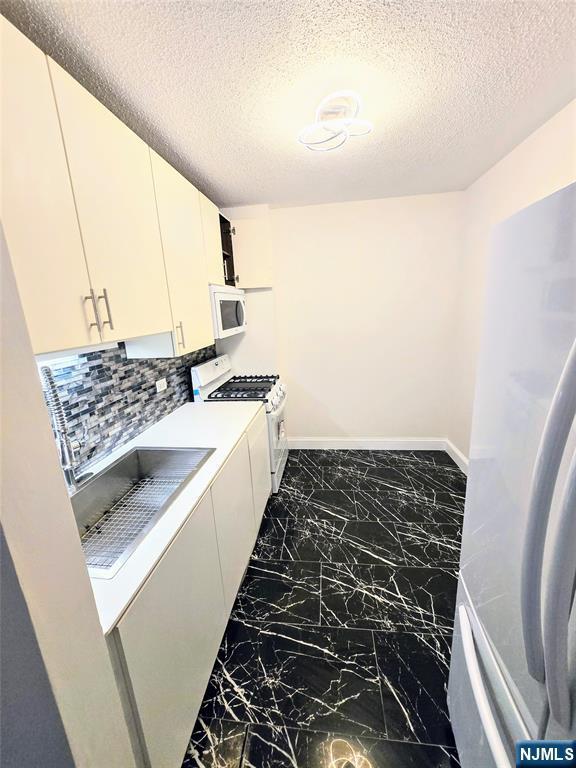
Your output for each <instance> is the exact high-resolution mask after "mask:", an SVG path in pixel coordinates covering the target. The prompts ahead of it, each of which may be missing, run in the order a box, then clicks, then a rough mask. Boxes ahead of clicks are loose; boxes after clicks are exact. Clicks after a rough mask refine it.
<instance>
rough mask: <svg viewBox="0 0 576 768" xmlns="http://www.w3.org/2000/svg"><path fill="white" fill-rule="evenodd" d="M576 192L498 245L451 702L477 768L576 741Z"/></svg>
mask: <svg viewBox="0 0 576 768" xmlns="http://www.w3.org/2000/svg"><path fill="white" fill-rule="evenodd" d="M575 412H576V184H573V185H571V186H569V187H566V188H565V189H562V190H560V191H559V192H556V193H555V194H553V195H550V197H547V198H545V199H544V200H541V201H539V202H538V203H535V204H534V205H531V206H530V207H528V208H526V209H524V210H523V211H520V212H519V213H517V214H516V215H515V216H513V217H512V218H510V219H508V220H507V221H505V222H503V223H502V224H500V225H498V227H497V228H496V229H495V231H494V237H493V242H492V252H491V259H490V266H489V273H488V281H487V289H486V300H485V311H484V329H483V338H482V344H481V352H480V359H479V366H478V373H477V381H476V393H475V401H474V417H473V428H472V441H471V449H470V466H469V474H468V486H467V494H466V508H465V514H464V531H463V541H462V555H461V561H460V578H459V585H458V596H457V605H456V620H455V629H454V636H453V647H452V661H451V667H450V682H449V689H448V701H449V709H450V715H451V718H452V725H453V729H454V734H455V738H456V743H457V746H458V750H459V753H460V759H461V763H462V766H463V768H493V767H494V766H497V768H509V767H510V766H514V765H515V761H514V743H515V742H516V741H518V740H524V739H537V738H558V739H562V738H564V739H568V738H575V736H576V714H575V713H576V609H575V610H572V608H573V602H574V601H573V598H574V588H575V576H576V421H575V418H574V415H575Z"/></svg>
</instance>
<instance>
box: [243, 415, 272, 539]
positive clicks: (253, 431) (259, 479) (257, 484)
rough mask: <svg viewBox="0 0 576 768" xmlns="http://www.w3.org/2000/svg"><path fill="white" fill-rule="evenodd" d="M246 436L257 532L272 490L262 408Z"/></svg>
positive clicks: (266, 423) (265, 426) (268, 451)
mask: <svg viewBox="0 0 576 768" xmlns="http://www.w3.org/2000/svg"><path fill="white" fill-rule="evenodd" d="M246 436H247V437H248V450H249V452H250V472H251V475H252V496H253V498H254V521H255V524H256V532H258V529H259V528H260V523H261V522H262V515H263V514H264V510H265V509H266V503H267V501H268V498H269V496H270V492H271V490H272V477H271V475H270V448H269V440H268V422H267V420H266V412H265V410H264V408H261V409H260V410H259V411H258V415H257V416H256V417H255V418H254V421H253V422H252V423H251V424H250V426H249V427H248V429H247V431H246Z"/></svg>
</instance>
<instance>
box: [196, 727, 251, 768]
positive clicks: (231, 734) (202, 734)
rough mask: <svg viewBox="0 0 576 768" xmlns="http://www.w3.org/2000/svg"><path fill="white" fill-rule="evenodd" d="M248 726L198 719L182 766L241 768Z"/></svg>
mask: <svg viewBox="0 0 576 768" xmlns="http://www.w3.org/2000/svg"><path fill="white" fill-rule="evenodd" d="M246 730H247V725H246V724H245V723H236V722H233V721H230V720H204V719H203V718H198V720H197V721H196V726H195V728H194V731H193V732H192V736H191V737H190V743H189V745H188V749H187V751H186V757H185V758H184V762H183V763H182V768H240V762H241V760H242V752H243V749H244V741H245V739H246Z"/></svg>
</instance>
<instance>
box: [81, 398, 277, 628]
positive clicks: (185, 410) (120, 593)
mask: <svg viewBox="0 0 576 768" xmlns="http://www.w3.org/2000/svg"><path fill="white" fill-rule="evenodd" d="M262 407H263V405H262V403H256V402H249V403H230V402H224V403H187V404H186V405H183V406H181V407H180V408H178V409H177V410H176V411H174V412H173V413H171V414H170V415H169V416H165V417H164V418H163V419H162V420H161V421H159V422H158V423H157V424H155V425H154V426H153V427H150V428H149V429H146V430H145V431H144V432H142V433H141V434H139V435H138V437H136V438H135V439H134V440H132V441H131V442H129V443H126V444H125V445H123V446H122V447H121V448H119V449H117V450H116V451H114V452H113V453H112V454H110V455H108V456H107V457H106V458H105V459H104V460H103V461H102V462H100V463H99V464H97V465H96V466H95V467H91V469H93V470H94V471H96V472H98V471H100V470H101V469H103V468H104V467H106V466H107V465H108V464H111V463H112V462H113V461H115V460H116V459H117V458H118V457H119V456H123V455H124V454H125V453H127V452H128V451H129V450H131V449H132V448H134V447H136V446H146V447H156V448H215V449H216V450H215V451H214V453H213V454H212V455H211V456H210V457H209V458H208V460H207V461H206V463H205V464H204V465H203V466H202V467H201V468H200V470H199V471H198V473H197V474H196V475H194V477H193V478H192V479H191V480H190V481H189V482H188V483H187V485H186V486H185V487H184V488H183V489H182V490H181V491H180V493H179V494H178V496H177V497H176V499H175V500H174V501H173V502H172V504H170V506H169V507H168V509H167V510H166V512H165V513H164V514H163V515H162V517H161V518H160V519H159V520H158V522H157V523H156V525H155V526H154V528H153V529H152V530H151V531H150V532H149V533H148V535H147V536H146V537H145V538H144V539H143V541H142V542H141V543H140V544H139V545H138V547H137V549H136V550H135V551H134V552H133V554H132V555H131V556H130V557H129V558H128V560H127V561H126V562H125V563H124V565H123V566H122V567H121V568H120V570H119V571H118V573H117V574H116V575H115V576H114V577H113V578H112V579H96V578H92V579H91V583H92V589H93V591H94V597H95V598H96V607H97V609H98V615H99V617H100V623H101V625H102V629H103V630H104V633H105V634H107V633H108V632H110V631H111V630H112V629H113V628H114V626H115V625H116V623H117V622H118V619H119V618H120V616H122V614H123V613H124V611H125V610H126V608H127V607H128V605H129V604H130V602H131V601H132V599H133V598H134V596H135V595H136V593H137V592H138V590H139V589H140V587H141V586H142V584H143V583H144V581H145V580H146V578H147V577H148V575H149V574H150V572H151V571H152V569H153V568H154V566H155V565H156V563H157V562H158V560H159V559H160V558H161V557H162V554H163V553H164V552H165V550H166V549H167V547H168V546H169V544H170V542H171V541H172V539H173V538H174V536H175V535H176V533H177V531H178V530H179V529H180V528H181V526H182V525H183V524H184V522H185V521H186V519H187V518H188V516H189V515H190V511H191V510H192V508H193V507H194V506H195V505H196V504H197V502H198V501H199V500H200V499H201V498H202V496H203V495H204V493H205V492H206V490H207V489H208V487H209V486H210V484H211V483H212V481H213V480H214V478H215V477H216V475H217V473H218V471H219V470H220V468H221V467H222V465H223V464H224V463H225V461H226V459H227V458H228V456H229V455H230V453H231V451H232V449H233V448H234V446H235V445H236V443H237V442H238V440H239V439H240V437H241V436H242V434H243V432H245V431H246V429H247V428H248V425H249V424H250V422H251V421H252V420H253V418H254V417H255V416H256V414H257V413H258V410H259V409H260V408H262Z"/></svg>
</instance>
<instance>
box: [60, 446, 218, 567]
mask: <svg viewBox="0 0 576 768" xmlns="http://www.w3.org/2000/svg"><path fill="white" fill-rule="evenodd" d="M214 450H215V449H214V448H135V449H134V450H132V451H130V452H129V453H127V454H126V455H125V456H123V457H122V458H120V459H118V460H117V461H115V462H114V463H113V464H111V465H110V466H109V467H107V468H106V469H104V470H102V472H100V473H98V474H97V475H95V476H94V477H92V478H91V479H90V480H89V481H88V482H86V483H85V484H84V485H82V486H81V488H80V489H79V490H78V491H77V492H76V493H75V494H74V495H73V496H72V497H71V502H72V508H73V509H74V515H75V517H76V523H77V525H78V530H79V531H80V537H81V541H82V547H83V549H84V555H85V557H86V564H87V566H88V570H89V572H90V575H91V576H93V577H96V578H102V579H111V578H112V577H113V576H115V575H116V573H117V572H118V570H119V569H120V568H121V567H122V565H123V564H124V563H125V562H126V560H127V559H128V558H129V557H130V555H131V554H132V553H133V552H134V550H135V549H136V547H137V546H138V544H139V543H140V542H141V541H142V539H143V538H144V537H145V536H146V534H147V533H148V532H149V531H150V530H151V529H152V528H153V527H154V525H155V524H156V523H157V522H158V520H159V518H160V517H161V516H162V515H163V514H164V512H165V511H166V509H167V508H168V506H169V505H170V504H171V502H172V501H173V500H174V498H175V497H176V495H177V494H178V493H179V492H180V491H181V490H182V488H184V486H185V485H186V483H187V482H188V481H189V480H190V479H191V478H192V477H193V476H194V475H195V474H196V472H198V470H199V469H200V467H201V466H202V464H204V462H205V461H206V460H207V459H208V458H209V456H210V455H211V454H212V453H213V452H214Z"/></svg>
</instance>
